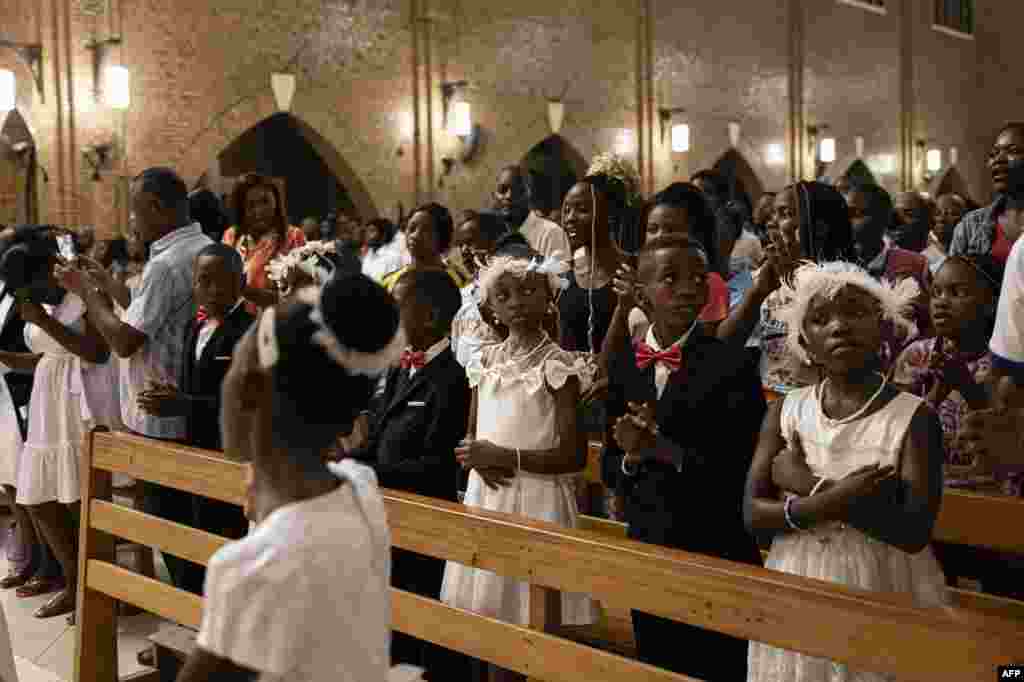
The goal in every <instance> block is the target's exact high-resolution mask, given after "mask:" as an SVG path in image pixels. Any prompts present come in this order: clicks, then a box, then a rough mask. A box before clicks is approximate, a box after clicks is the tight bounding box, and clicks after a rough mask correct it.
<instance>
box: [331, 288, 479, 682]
mask: <svg viewBox="0 0 1024 682" xmlns="http://www.w3.org/2000/svg"><path fill="white" fill-rule="evenodd" d="M392 293H393V294H394V296H395V299H396V300H397V301H398V304H399V307H400V309H401V315H402V327H403V328H404V329H405V333H406V336H407V342H408V344H409V347H408V348H407V349H406V351H405V353H403V355H402V366H401V367H400V368H395V369H392V370H391V371H390V372H389V373H388V375H387V380H386V382H385V387H384V391H383V393H381V394H380V395H379V396H378V397H377V398H375V401H374V408H373V410H372V413H371V414H370V415H368V417H367V418H365V419H361V420H360V422H361V423H360V424H357V426H356V432H355V438H356V439H357V440H362V437H361V436H360V434H359V432H360V431H361V430H365V433H366V434H367V437H366V439H365V444H363V445H362V446H361V447H358V448H356V449H354V450H351V451H349V453H348V456H350V457H355V458H357V459H360V460H363V461H365V463H366V464H368V465H369V466H372V467H373V468H374V470H375V471H376V472H377V476H378V480H379V482H380V485H381V487H382V488H392V489H395V490H404V491H407V492H410V493H415V494H417V495H426V496H429V497H437V498H440V499H443V500H448V501H451V502H455V501H457V496H456V489H457V486H456V482H457V476H458V471H459V467H458V463H457V462H456V460H455V448H456V447H457V446H458V445H459V443H460V442H461V441H462V439H463V438H465V436H466V426H467V421H468V419H469V403H470V395H471V393H470V389H469V382H468V380H467V379H466V373H465V370H464V369H463V368H462V366H461V365H460V364H459V363H458V361H456V359H455V354H454V353H453V352H452V349H451V345H450V334H451V327H452V320H453V319H454V318H455V313H457V312H458V310H459V308H460V307H461V304H462V296H461V294H460V293H459V290H458V288H457V287H456V286H455V283H454V282H453V281H452V279H451V277H450V276H449V275H448V273H446V272H445V271H443V270H436V271H435V270H412V271H410V272H408V273H407V274H405V275H403V276H402V277H401V278H400V279H399V280H398V282H397V283H396V285H395V288H394V291H393V292H392ZM391 557H392V569H391V576H392V585H394V586H395V587H397V588H399V589H402V590H407V591H409V592H413V593H415V594H419V595H422V596H425V597H431V598H432V599H437V598H438V597H439V596H440V593H441V580H442V578H443V577H444V560H442V559H436V558H433V557H428V556H423V555H420V554H416V553H414V552H409V551H406V550H402V549H399V548H397V547H396V548H393V549H392V551H391ZM391 651H392V659H393V661H394V662H396V663H412V664H415V665H420V666H422V667H424V668H427V669H430V668H432V667H433V668H434V670H435V673H437V671H438V668H444V669H445V670H446V671H447V670H449V669H450V667H451V665H452V661H454V660H460V659H459V658H458V657H457V656H455V657H453V656H449V655H446V654H445V653H443V652H442V651H439V650H438V649H437V648H434V647H427V646H424V643H423V642H420V641H419V640H416V639H414V638H412V637H409V636H407V635H403V634H402V633H398V632H395V633H393V635H392V649H391ZM425 659H429V660H425ZM438 675H439V673H437V674H435V675H434V676H433V677H434V678H435V679H456V678H454V677H452V678H449V677H448V674H447V673H446V674H444V675H440V676H438ZM463 679H465V678H463Z"/></svg>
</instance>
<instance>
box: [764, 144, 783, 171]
mask: <svg viewBox="0 0 1024 682" xmlns="http://www.w3.org/2000/svg"><path fill="white" fill-rule="evenodd" d="M765 161H766V162H768V163H769V164H771V165H773V166H781V165H782V164H784V163H786V147H785V145H782V144H780V143H778V142H772V143H771V144H769V145H768V149H767V151H766V153H765Z"/></svg>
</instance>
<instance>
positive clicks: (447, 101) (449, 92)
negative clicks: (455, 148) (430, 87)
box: [441, 81, 473, 137]
mask: <svg viewBox="0 0 1024 682" xmlns="http://www.w3.org/2000/svg"><path fill="white" fill-rule="evenodd" d="M468 86H469V83H468V82H466V81H452V82H448V83H441V98H442V100H443V103H444V120H445V121H446V124H447V127H448V132H450V133H451V134H452V135H455V136H456V137H466V136H468V135H469V134H470V133H471V132H472V129H473V117H472V109H471V108H470V106H469V102H467V101H466V100H465V98H464V96H463V91H464V90H465V88H467V87H468Z"/></svg>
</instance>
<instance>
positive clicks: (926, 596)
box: [747, 525, 950, 682]
mask: <svg viewBox="0 0 1024 682" xmlns="http://www.w3.org/2000/svg"><path fill="white" fill-rule="evenodd" d="M764 566H765V568H770V569H772V570H775V571H782V572H783V573H791V574H794V575H802V576H804V577H807V578H817V579H819V580H827V581H829V582H834V583H839V584H841V585H846V586H849V587H855V588H860V589H863V590H872V591H876V592H897V593H903V594H909V595H910V596H911V598H912V599H913V602H914V604H915V605H916V606H922V607H932V606H943V605H946V604H948V603H949V601H950V597H949V593H948V591H947V589H946V579H945V576H943V574H942V568H941V567H940V566H939V562H938V561H937V560H936V559H935V555H934V554H933V553H932V550H931V547H926V548H925V549H924V550H922V551H920V552H918V553H917V554H908V553H907V552H904V551H902V550H900V549H897V548H896V547H893V546H892V545H887V544H885V543H884V542H880V541H878V540H874V539H872V538H870V537H868V536H867V535H865V534H864V533H862V532H861V531H859V530H857V529H856V528H852V527H849V526H846V527H838V526H835V525H833V526H829V527H826V528H823V529H820V530H819V529H815V530H813V531H811V532H808V533H787V534H785V535H777V536H776V537H775V540H774V541H773V542H772V548H771V551H770V552H769V553H768V560H767V561H765V565H764ZM894 646H896V645H895V643H894ZM749 652H750V653H749V656H748V664H747V680H748V682H893V680H894V678H892V677H891V676H889V675H882V674H878V673H867V672H857V671H853V670H849V669H848V668H847V667H846V666H845V665H843V664H839V663H833V662H832V661H829V660H827V659H824V658H814V657H811V656H806V655H804V654H799V653H796V652H794V651H787V650H785V649H778V648H776V647H773V646H769V645H767V644H761V643H759V642H751V643H750V649H749Z"/></svg>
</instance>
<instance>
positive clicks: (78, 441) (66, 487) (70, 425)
mask: <svg viewBox="0 0 1024 682" xmlns="http://www.w3.org/2000/svg"><path fill="white" fill-rule="evenodd" d="M76 371H77V367H76V366H74V365H73V364H72V363H70V362H69V358H68V357H66V356H57V357H55V356H50V355H44V356H43V357H42V358H41V359H40V360H39V364H38V365H37V366H36V376H35V380H34V382H33V384H32V397H31V399H30V401H29V417H28V438H27V439H26V440H25V446H24V447H23V448H22V450H21V457H20V458H19V460H18V500H17V502H18V504H25V505H33V504H43V503H44V502H61V503H64V504H70V503H72V502H77V501H78V500H79V499H80V497H81V486H80V482H79V452H80V451H81V449H82V439H83V437H84V436H85V424H84V423H83V421H82V401H81V399H82V395H81V388H80V387H81V383H80V382H76V381H75V377H74V376H73V373H74V372H76ZM76 389H77V392H76Z"/></svg>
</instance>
